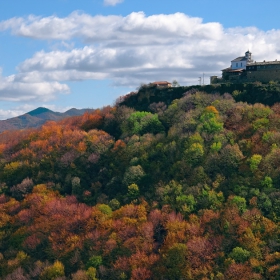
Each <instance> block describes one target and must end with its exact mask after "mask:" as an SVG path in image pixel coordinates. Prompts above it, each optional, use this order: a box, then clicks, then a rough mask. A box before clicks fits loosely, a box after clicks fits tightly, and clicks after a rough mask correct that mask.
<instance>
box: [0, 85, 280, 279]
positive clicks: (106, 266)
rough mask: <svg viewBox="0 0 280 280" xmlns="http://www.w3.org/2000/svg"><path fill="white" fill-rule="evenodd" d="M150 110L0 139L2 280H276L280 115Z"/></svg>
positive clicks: (212, 102)
mask: <svg viewBox="0 0 280 280" xmlns="http://www.w3.org/2000/svg"><path fill="white" fill-rule="evenodd" d="M180 90H182V88H181V87H178V88H175V91H178V92H179V91H180ZM140 91H141V90H140ZM234 94H235V95H240V93H238V92H234ZM136 97H137V94H131V95H130V96H129V97H127V98H128V99H129V98H132V99H133V98H136ZM137 98H139V96H138V97H137ZM128 99H127V100H128ZM150 99H152V96H149V95H147V96H146V100H149V102H150V103H149V104H147V105H148V106H146V107H145V110H137V108H135V106H131V107H128V106H125V105H124V103H122V104H119V105H117V106H115V107H105V108H103V109H100V110H95V111H93V112H91V113H86V114H84V115H83V116H81V117H72V118H68V119H65V120H63V121H60V122H48V123H47V124H45V125H43V126H42V127H41V128H39V129H34V130H23V131H14V132H4V133H2V134H0V252H1V253H0V278H1V279H6V280H9V279H23V280H24V279H39V280H42V279H43V280H45V279H46V280H51V279H73V280H75V279H82V280H83V279H85V280H86V279H88V280H90V279H92V280H93V279H132V280H148V279H155V280H157V279H158V280H169V279H170V280H179V279H194V280H196V279H201V280H202V279H203V280H206V279H209V280H210V279H217V280H220V279H221V280H222V279H229V280H231V279H232V280H234V279H238V280H243V279H244V280H245V279H246V280H247V279H256V280H257V279H279V277H280V227H279V226H280V189H279V188H280V187H279V186H280V105H279V104H278V103H276V104H274V105H273V106H271V107H268V106H265V105H263V104H260V103H255V104H252V105H250V104H247V103H243V102H236V101H235V100H234V99H233V97H232V96H231V95H230V94H228V93H225V94H223V95H220V94H207V93H204V92H199V91H197V89H195V88H193V89H191V90H189V91H187V92H185V93H184V94H182V97H181V98H180V97H179V96H178V98H177V99H174V98H173V99H172V98H171V97H170V96H167V97H166V99H165V98H164V96H161V100H158V101H157V102H151V100H150ZM171 99H172V100H171ZM127 100H124V101H123V102H128V101H127ZM152 101H155V100H152ZM145 102H146V101H145ZM143 104H144V103H143ZM143 106H144V105H143Z"/></svg>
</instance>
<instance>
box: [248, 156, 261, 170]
mask: <svg viewBox="0 0 280 280" xmlns="http://www.w3.org/2000/svg"><path fill="white" fill-rule="evenodd" d="M261 160H262V156H261V155H257V154H255V155H253V156H252V157H251V158H250V160H249V162H250V169H251V171H252V172H254V171H256V170H257V169H258V167H259V164H260V162H261Z"/></svg>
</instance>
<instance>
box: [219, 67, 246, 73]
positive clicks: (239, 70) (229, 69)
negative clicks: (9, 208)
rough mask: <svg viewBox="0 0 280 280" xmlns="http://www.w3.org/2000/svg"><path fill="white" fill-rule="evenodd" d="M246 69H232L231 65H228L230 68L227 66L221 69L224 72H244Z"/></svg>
mask: <svg viewBox="0 0 280 280" xmlns="http://www.w3.org/2000/svg"><path fill="white" fill-rule="evenodd" d="M244 70H245V69H243V68H239V69H232V68H231V67H228V68H225V69H223V70H221V71H223V72H231V73H232V72H242V71H244Z"/></svg>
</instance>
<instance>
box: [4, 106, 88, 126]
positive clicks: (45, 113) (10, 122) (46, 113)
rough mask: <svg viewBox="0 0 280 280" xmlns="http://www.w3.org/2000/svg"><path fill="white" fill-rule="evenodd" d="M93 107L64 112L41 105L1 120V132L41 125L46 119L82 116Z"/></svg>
mask: <svg viewBox="0 0 280 280" xmlns="http://www.w3.org/2000/svg"><path fill="white" fill-rule="evenodd" d="M87 111H92V109H75V108H72V109H70V110H68V111H66V112H64V113H59V112H54V111H52V110H50V109H47V108H44V107H39V108H37V109H35V110H32V111H30V112H28V113H26V114H24V115H21V116H18V117H15V118H11V119H7V120H3V121H0V132H3V131H5V130H16V129H24V128H31V127H39V126H41V125H43V124H44V123H45V122H46V121H58V120H61V119H64V118H67V117H72V116H80V115H83V114H84V113H85V112H87Z"/></svg>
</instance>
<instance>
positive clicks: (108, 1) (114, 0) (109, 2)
mask: <svg viewBox="0 0 280 280" xmlns="http://www.w3.org/2000/svg"><path fill="white" fill-rule="evenodd" d="M122 2H123V0H104V5H105V6H116V5H117V4H120V3H122Z"/></svg>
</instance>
